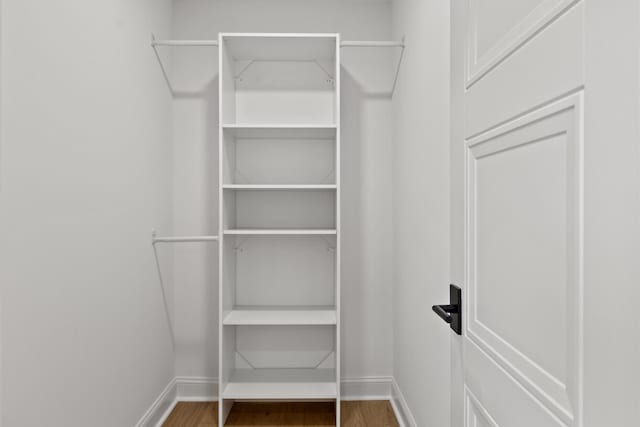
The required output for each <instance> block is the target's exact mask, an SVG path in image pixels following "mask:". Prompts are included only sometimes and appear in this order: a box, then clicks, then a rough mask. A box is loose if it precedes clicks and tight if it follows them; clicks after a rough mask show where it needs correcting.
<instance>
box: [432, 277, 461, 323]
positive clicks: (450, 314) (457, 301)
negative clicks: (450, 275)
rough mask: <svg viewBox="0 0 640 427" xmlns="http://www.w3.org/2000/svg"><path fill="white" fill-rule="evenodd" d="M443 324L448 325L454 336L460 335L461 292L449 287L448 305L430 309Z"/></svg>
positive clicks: (435, 306)
mask: <svg viewBox="0 0 640 427" xmlns="http://www.w3.org/2000/svg"><path fill="white" fill-rule="evenodd" d="M431 308H432V309H433V311H435V313H436V314H437V315H438V316H440V317H441V318H442V320H444V321H445V322H447V323H449V325H450V326H451V329H453V330H454V331H455V333H456V334H458V335H462V290H461V289H460V288H459V287H457V286H456V285H449V304H446V305H434V306H433V307H431Z"/></svg>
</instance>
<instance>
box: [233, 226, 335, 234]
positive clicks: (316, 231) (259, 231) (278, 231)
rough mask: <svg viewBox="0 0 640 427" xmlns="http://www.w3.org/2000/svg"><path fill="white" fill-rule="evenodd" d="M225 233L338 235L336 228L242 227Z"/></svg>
mask: <svg viewBox="0 0 640 427" xmlns="http://www.w3.org/2000/svg"><path fill="white" fill-rule="evenodd" d="M224 234H225V235H241V236H317V235H322V236H331V235H334V236H335V235H336V234H337V233H336V230H335V229H321V228H309V229H257V228H255V229H254V228H241V229H231V230H224Z"/></svg>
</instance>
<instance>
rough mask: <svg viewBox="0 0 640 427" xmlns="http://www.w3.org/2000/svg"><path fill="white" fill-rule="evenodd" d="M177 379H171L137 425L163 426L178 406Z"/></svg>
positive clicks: (141, 426) (137, 426)
mask: <svg viewBox="0 0 640 427" xmlns="http://www.w3.org/2000/svg"><path fill="white" fill-rule="evenodd" d="M176 402H177V399H176V380H175V378H174V379H172V380H171V381H169V384H167V386H166V387H165V388H164V390H163V391H162V393H160V396H158V398H157V399H156V400H155V402H153V404H152V405H151V407H150V408H149V409H148V410H147V412H145V414H144V415H143V416H142V418H140V421H138V422H137V423H136V427H156V426H161V425H162V423H164V421H165V420H166V419H167V417H168V416H169V414H170V413H171V411H172V410H173V408H174V407H175V406H176Z"/></svg>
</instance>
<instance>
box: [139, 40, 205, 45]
mask: <svg viewBox="0 0 640 427" xmlns="http://www.w3.org/2000/svg"><path fill="white" fill-rule="evenodd" d="M151 46H218V40H153V41H152V42H151Z"/></svg>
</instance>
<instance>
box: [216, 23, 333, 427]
mask: <svg viewBox="0 0 640 427" xmlns="http://www.w3.org/2000/svg"><path fill="white" fill-rule="evenodd" d="M218 45H219V55H220V56H219V66H220V70H219V71H220V72H219V85H220V87H219V90H220V106H219V115H220V117H219V123H220V127H219V137H220V151H219V161H220V164H219V166H220V176H219V183H220V184H219V198H220V199H219V200H220V212H219V233H218V234H219V238H220V252H219V253H220V255H219V256H220V259H219V261H220V269H219V271H220V277H219V301H220V307H219V308H220V319H219V328H220V330H219V337H220V343H219V344H220V354H219V361H220V366H219V386H220V389H219V396H220V404H219V405H220V406H219V407H220V411H219V417H220V419H219V425H220V426H224V424H225V421H226V418H227V416H228V414H229V412H230V410H231V407H232V406H233V403H234V401H235V400H278V399H280V400H332V401H335V402H336V425H339V424H340V404H339V402H340V90H339V87H340V38H339V35H337V34H231V33H223V34H220V35H219V39H218Z"/></svg>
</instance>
